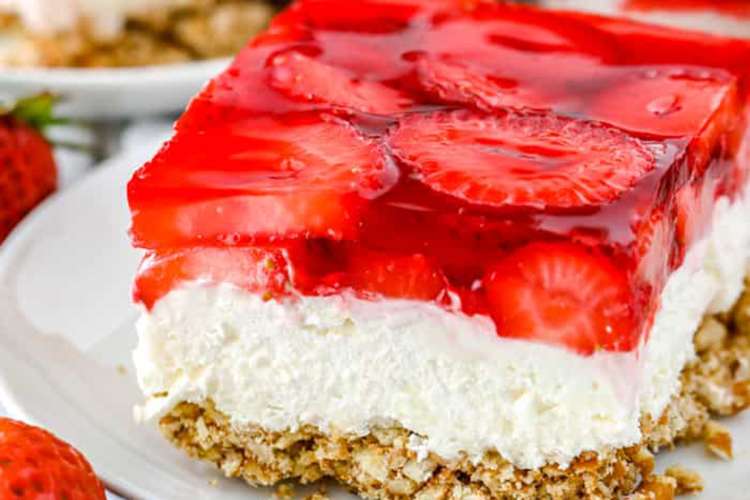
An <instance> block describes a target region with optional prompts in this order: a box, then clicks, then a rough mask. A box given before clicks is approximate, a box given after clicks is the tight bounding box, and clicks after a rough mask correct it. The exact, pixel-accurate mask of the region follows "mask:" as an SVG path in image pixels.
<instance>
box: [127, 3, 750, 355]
mask: <svg viewBox="0 0 750 500" xmlns="http://www.w3.org/2000/svg"><path fill="white" fill-rule="evenodd" d="M391 3H393V4H394V5H393V6H390V7H388V8H385V7H384V4H382V3H381V2H379V1H375V0H368V1H366V2H364V3H363V12H365V11H366V12H370V11H372V16H371V17H366V16H365V15H364V14H363V13H358V12H351V11H350V10H349V9H341V8H340V7H338V8H337V6H336V2H331V1H326V0H315V1H313V0H309V1H301V2H298V3H296V4H294V5H293V6H292V7H291V8H290V9H288V10H287V11H286V12H285V13H283V14H282V15H280V16H279V17H278V18H277V20H276V21H275V22H274V24H273V25H272V27H271V28H270V29H269V31H268V32H267V33H266V34H264V35H261V36H260V37H259V38H258V39H256V40H255V41H254V42H253V43H251V45H250V46H249V47H248V48H247V49H245V50H244V51H243V52H242V53H241V54H240V55H239V56H238V57H237V59H236V61H235V62H234V64H233V65H232V67H231V68H230V69H228V70H227V71H226V72H225V73H224V74H223V75H221V76H219V77H218V78H217V79H215V80H214V81H213V82H212V83H211V84H209V86H208V87H207V88H206V90H205V91H204V92H203V93H202V94H201V95H200V96H198V97H197V98H196V99H195V100H194V101H193V103H192V105H191V106H190V108H189V109H188V111H187V112H186V114H185V115H184V116H183V117H182V118H181V119H180V120H179V122H178V123H177V126H176V129H177V136H176V138H175V139H174V140H173V141H172V142H171V143H169V144H167V145H166V146H165V148H164V149H163V150H162V151H161V152H160V153H159V154H158V155H157V157H156V158H155V159H154V160H153V161H152V162H150V163H149V164H148V165H146V166H145V167H144V168H143V169H142V170H141V171H139V172H138V173H137V174H136V175H135V177H134V179H133V181H132V182H131V184H130V187H129V200H130V205H131V208H132V210H133V214H134V216H133V228H132V234H133V237H134V241H135V243H136V245H137V246H140V247H143V248H146V249H149V250H150V251H151V253H152V257H151V258H150V259H149V261H148V265H146V266H145V267H144V270H143V271H142V273H141V279H140V281H139V284H138V290H139V291H138V294H137V298H138V299H139V300H141V301H142V302H144V303H145V304H146V305H147V306H148V307H152V306H153V305H154V304H155V303H156V302H158V300H159V299H160V298H162V297H163V296H164V295H166V294H168V293H169V291H170V290H173V289H175V288H178V287H179V286H180V285H181V284H183V283H187V282H190V281H196V280H203V281H208V282H211V283H217V284H218V283H221V282H224V281H227V279H226V276H227V272H226V268H227V266H229V267H231V266H232V265H233V264H232V262H236V264H235V265H236V267H237V270H238V272H247V266H248V261H247V258H246V256H244V255H243V253H242V252H243V251H247V252H250V253H253V252H271V253H274V254H279V255H283V256H284V257H283V260H284V264H283V265H284V266H285V268H286V271H285V273H284V274H283V276H284V279H283V280H282V281H284V284H283V286H280V285H279V284H278V283H277V282H276V281H274V283H273V289H269V290H265V291H264V290H263V286H262V284H263V283H264V282H263V281H262V280H261V281H259V280H257V279H249V280H247V281H243V280H242V279H238V278H236V274H237V273H235V275H233V277H232V279H231V280H229V281H231V282H232V283H234V284H235V285H238V286H240V287H244V288H246V289H247V290H248V291H250V292H253V293H261V294H263V293H265V292H268V296H269V297H273V298H278V297H288V298H290V299H291V298H294V297H297V296H300V295H301V296H313V297H314V296H328V295H337V294H343V293H348V292H349V291H352V292H354V293H355V294H356V295H358V296H361V297H364V298H366V299H373V300H375V299H377V298H379V297H386V298H393V299H411V300H420V301H429V302H433V303H435V304H438V305H440V306H441V307H443V308H445V309H447V310H450V311H453V312H463V313H465V314H467V315H469V316H474V315H479V316H484V317H488V318H491V319H492V320H493V321H494V323H495V325H496V329H497V334H498V335H499V336H501V337H511V338H523V339H526V340H531V341H537V342H542V343H547V344H553V345H558V346H563V347H566V348H568V349H571V350H573V351H575V352H577V353H580V354H583V355H590V354H592V353H595V352H597V351H599V350H605V351H618V352H619V351H632V350H634V349H636V348H637V347H638V346H641V345H643V342H644V340H645V339H646V338H647V335H648V331H649V329H650V327H651V321H652V320H653V317H654V314H655V311H656V310H657V308H658V307H659V304H660V295H661V292H662V290H663V288H664V286H665V284H666V283H667V280H668V278H669V276H670V274H671V273H672V272H673V271H674V270H676V269H678V268H679V267H680V266H681V265H682V264H683V261H684V258H685V256H686V255H687V254H688V253H689V252H690V250H691V249H692V248H693V247H694V246H695V245H697V244H698V243H700V241H701V240H702V238H704V237H705V235H707V234H708V233H709V232H710V229H711V223H712V220H713V210H714V206H715V205H716V202H717V200H719V199H721V198H728V199H729V200H733V199H735V198H737V197H738V195H739V194H740V193H741V192H742V190H743V187H744V185H745V181H744V180H746V179H747V177H748V172H747V170H748V163H750V162H747V161H745V160H744V159H743V158H742V156H743V155H746V152H745V150H744V149H742V146H741V144H742V143H741V140H740V139H741V138H742V137H743V136H744V135H745V130H746V121H745V115H744V113H745V108H746V97H745V96H746V95H747V90H748V79H747V75H746V74H745V71H746V68H743V67H742V64H741V61H742V60H743V59H744V60H748V58H750V45H749V44H745V43H742V42H738V41H736V40H729V39H726V40H725V39H720V38H710V37H703V36H700V35H696V34H690V33H683V32H670V31H665V30H662V31H656V30H655V29H653V28H652V27H649V26H645V25H639V24H635V23H629V22H626V21H620V20H610V19H606V18H597V17H590V16H585V15H581V14H559V13H550V12H543V11H537V10H533V9H528V8H521V7H512V6H507V5H497V4H495V3H492V2H481V1H477V2H460V1H458V0H456V1H449V0H446V1H441V2H418V1H411V2H409V1H403V2H397V1H394V2H391ZM389 5H390V4H389ZM341 11H346V12H341ZM645 45H647V46H648V47H649V50H648V51H643V50H642V47H643V46H645ZM216 249H227V250H228V251H227V252H225V253H224V254H222V255H223V256H222V262H223V264H222V266H220V267H219V269H218V270H216V269H213V265H212V264H211V263H210V262H211V259H210V258H195V259H187V260H186V259H174V258H165V257H164V256H166V255H172V253H173V252H184V251H188V250H189V251H190V252H194V254H195V255H202V254H204V253H205V255H211V254H212V252H215V251H217V250H216ZM234 249H236V250H238V251H237V252H234V251H233V250H234ZM188 262H189V263H188ZM257 265H262V263H261V262H258V263H257ZM160 266H162V267H163V268H162V270H161V271H160V270H159V269H160ZM552 271H554V272H552ZM251 274H252V273H251ZM144 276H146V278H147V279H144V278H143V277H144ZM542 278H543V279H542ZM160 281H163V282H161V283H160ZM164 283H168V284H167V285H166V286H165V285H164ZM592 283H597V284H598V285H597V286H595V287H592V286H591V284H592ZM566 311H568V312H566ZM571 311H574V312H575V314H572V313H570V312H571ZM530 318H532V319H533V318H536V319H535V320H533V321H532V320H530Z"/></svg>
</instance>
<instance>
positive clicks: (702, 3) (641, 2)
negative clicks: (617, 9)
mask: <svg viewBox="0 0 750 500" xmlns="http://www.w3.org/2000/svg"><path fill="white" fill-rule="evenodd" d="M625 5H626V8H628V9H633V10H703V11H716V12H719V13H721V14H724V15H728V16H735V17H749V18H750V3H748V1H747V0H627V2H626V4H625Z"/></svg>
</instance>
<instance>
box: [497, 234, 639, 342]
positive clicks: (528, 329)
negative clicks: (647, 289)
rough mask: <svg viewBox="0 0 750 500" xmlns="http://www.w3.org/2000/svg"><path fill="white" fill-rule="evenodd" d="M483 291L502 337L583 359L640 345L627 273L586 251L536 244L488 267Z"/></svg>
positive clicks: (573, 246)
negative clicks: (550, 347)
mask: <svg viewBox="0 0 750 500" xmlns="http://www.w3.org/2000/svg"><path fill="white" fill-rule="evenodd" d="M484 286H485V289H486V293H487V301H488V303H489V304H490V308H491V309H492V316H493V318H494V320H495V323H496V324H497V329H498V334H499V335H500V336H503V337H509V338H518V339H528V340H533V341H538V342H544V343H548V344H553V345H562V346H566V347H568V348H570V349H572V350H574V351H576V352H579V353H581V354H584V355H588V354H592V353H594V352H596V351H598V350H607V351H629V350H631V349H633V348H634V347H635V346H636V344H637V341H638V334H637V327H636V325H637V323H636V321H635V320H634V318H633V307H632V306H631V301H630V298H631V294H630V288H629V286H628V280H627V278H626V276H625V273H624V272H623V271H622V270H621V269H619V268H618V267H617V266H615V264H614V263H612V262H611V261H610V260H608V259H607V258H606V257H604V256H602V255H597V254H595V253H593V252H592V251H590V250H589V249H587V248H585V247H581V246H578V245H575V244H572V243H532V244H530V245H528V246H526V247H522V248H520V249H518V250H516V251H514V252H513V253H511V254H510V255H508V256H507V257H506V258H505V259H503V260H502V261H501V262H499V263H498V264H497V265H495V266H494V267H492V268H490V269H489V271H488V273H487V276H486V278H485V285H484Z"/></svg>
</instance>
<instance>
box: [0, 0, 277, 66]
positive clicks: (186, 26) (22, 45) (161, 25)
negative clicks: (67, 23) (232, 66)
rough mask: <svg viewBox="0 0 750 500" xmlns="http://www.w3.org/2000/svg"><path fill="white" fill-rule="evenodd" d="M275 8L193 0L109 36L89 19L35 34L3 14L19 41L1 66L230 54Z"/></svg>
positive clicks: (255, 1)
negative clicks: (95, 30)
mask: <svg viewBox="0 0 750 500" xmlns="http://www.w3.org/2000/svg"><path fill="white" fill-rule="evenodd" d="M273 12H274V8H273V7H272V5H271V4H270V3H269V2H268V1H266V0H193V2H192V3H191V5H189V6H187V7H180V8H173V9H167V8H161V9H159V11H154V12H149V13H146V14H140V15H133V16H131V17H130V18H128V20H127V22H126V25H125V28H124V29H123V31H122V32H121V33H120V34H119V35H118V36H116V37H114V38H109V39H103V38H101V37H97V36H94V35H93V34H92V31H91V30H90V29H89V28H88V27H87V26H86V25H85V23H82V24H81V25H80V26H79V28H78V29H77V30H75V31H74V32H66V33H61V34H58V35H50V36H41V35H35V34H32V33H27V32H24V31H23V30H22V29H21V27H20V26H19V25H18V23H14V22H13V19H12V17H10V16H7V15H4V16H2V17H0V31H2V32H3V33H4V34H8V33H14V38H15V39H17V40H18V43H16V44H14V45H13V48H12V49H11V50H7V51H4V52H3V53H0V66H2V65H6V66H42V67H116V66H146V65H153V64H169V63H179V62H185V61H190V60H198V59H208V58H212V57H223V56H229V55H232V54H234V53H235V52H237V51H238V50H239V49H240V48H242V46H243V45H244V44H245V43H246V42H247V40H248V39H249V38H250V37H252V36H253V35H255V34H256V33H258V32H259V31H260V30H262V29H263V28H264V27H265V26H266V25H267V24H268V22H269V20H270V19H271V17H272V15H273Z"/></svg>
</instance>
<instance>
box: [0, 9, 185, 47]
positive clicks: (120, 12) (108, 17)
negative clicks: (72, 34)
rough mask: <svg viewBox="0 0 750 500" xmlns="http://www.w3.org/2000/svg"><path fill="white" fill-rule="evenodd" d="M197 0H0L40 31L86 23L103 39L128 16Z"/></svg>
mask: <svg viewBox="0 0 750 500" xmlns="http://www.w3.org/2000/svg"><path fill="white" fill-rule="evenodd" d="M191 3H194V0H0V11H3V12H9V13H13V14H17V15H18V16H19V17H20V19H21V21H22V22H23V24H24V26H25V27H26V28H27V29H29V30H30V31H33V32H36V33H40V34H46V35H48V34H54V33H60V32H65V31H69V30H72V29H75V28H77V27H78V26H79V25H81V24H82V23H84V24H85V25H86V26H88V27H90V28H91V29H92V31H93V33H94V34H95V35H97V36H101V37H103V38H108V37H112V36H115V35H117V34H118V33H119V32H120V30H121V29H122V27H123V25H124V23H125V20H126V18H127V16H128V15H130V14H134V13H136V14H137V13H143V12H147V11H152V10H153V11H158V9H162V8H164V7H179V6H183V5H190V4H191Z"/></svg>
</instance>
